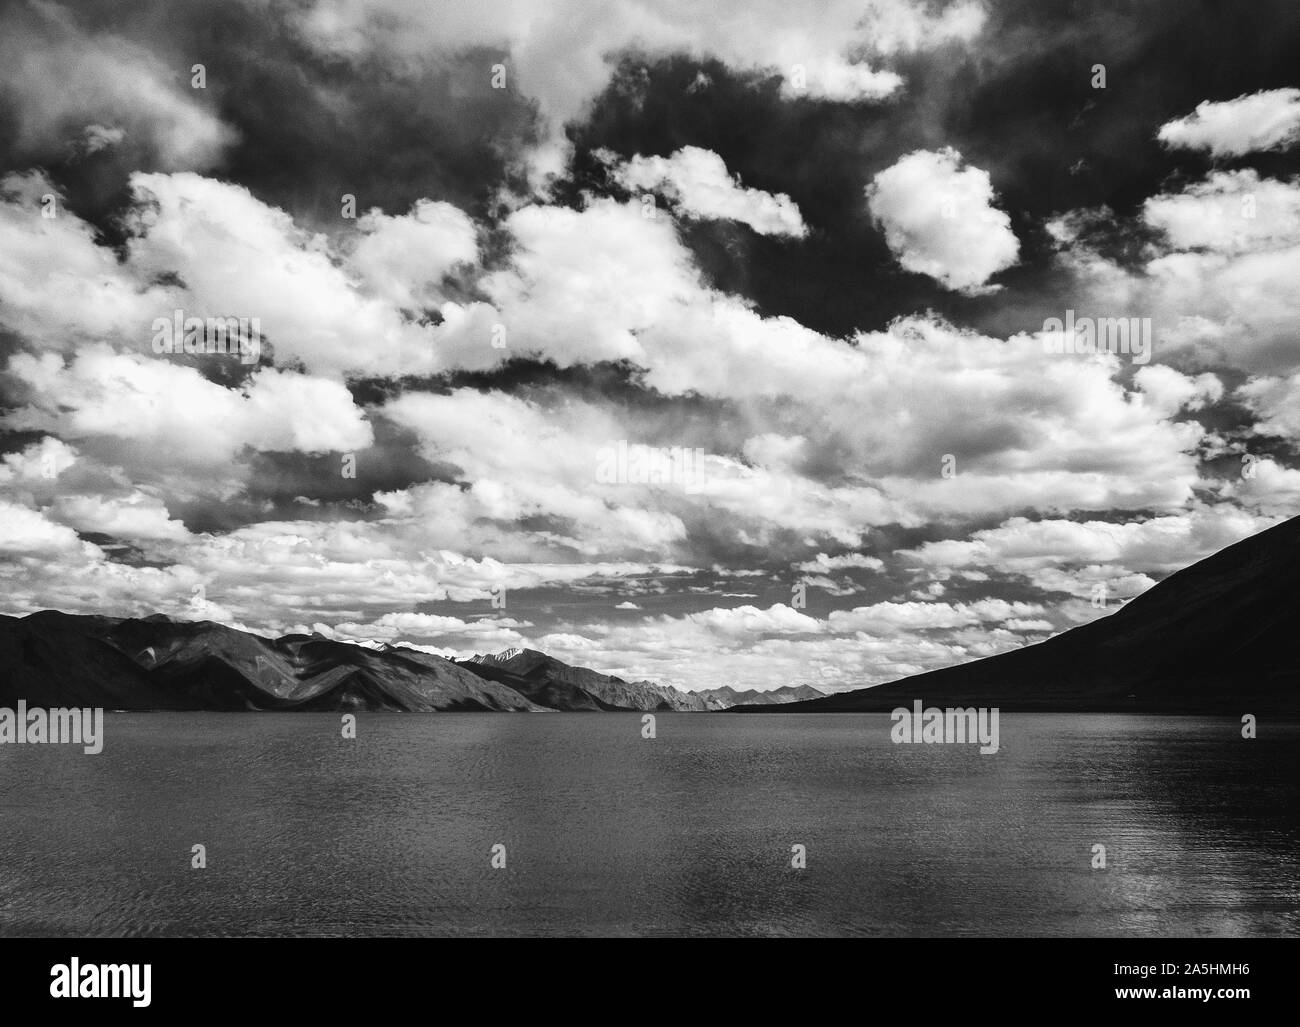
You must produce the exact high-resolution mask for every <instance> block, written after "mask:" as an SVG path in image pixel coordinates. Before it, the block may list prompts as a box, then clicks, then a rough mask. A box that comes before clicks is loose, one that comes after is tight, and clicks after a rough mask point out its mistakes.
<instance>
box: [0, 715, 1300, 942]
mask: <svg viewBox="0 0 1300 1027" xmlns="http://www.w3.org/2000/svg"><path fill="white" fill-rule="evenodd" d="M339 726H340V718H339V717H338V716H337V715H328V714H286V715H278V714H229V715H222V714H110V715H109V716H108V717H107V718H106V725H105V735H106V742H105V747H104V751H103V753H102V754H100V755H97V756H87V755H83V754H82V753H81V750H80V749H79V748H74V747H70V746H56V745H23V746H17V745H0V934H8V935H15V934H19V935H22V934H56V935H61V934H66V935H86V934H88V935H121V934H162V935H224V934H253V935H280V934H350V935H354V934H376V935H398V934H438V935H443V934H451V935H501V934H509V935H543V934H599V935H643V934H669V935H677V934H688V935H719V934H721V935H735V934H739V935H787V934H793V935H853V934H861V935H949V934H966V935H1023V934H1030V935H1049V934H1067V935H1074V934H1080V935H1124V934H1129V935H1157V934H1171V935H1183V934H1205V935H1236V934H1248V935H1253V934H1291V935H1295V934H1300V773H1298V771H1300V759H1298V753H1300V725H1296V724H1276V723H1268V722H1262V723H1261V725H1260V729H1259V737H1258V738H1257V739H1256V740H1254V741H1245V740H1243V739H1242V738H1241V734H1240V724H1239V723H1237V722H1235V721H1233V720H1231V719H1228V718H1185V717H1165V718H1161V717H1141V716H1101V715H1098V716H1090V715H1068V714H1065V715H1037V714H1003V715H1002V717H1001V723H1000V727H1001V751H1000V752H998V753H997V754H996V755H993V756H981V755H980V754H979V753H978V751H977V749H976V747H974V746H961V745H894V744H892V743H891V742H890V739H889V728H890V721H889V718H888V716H886V715H883V714H882V715H841V716H836V715H823V716H810V715H797V714H769V715H753V716H736V715H690V714H679V715H660V716H659V717H658V722H657V729H658V731H657V734H658V737H657V738H655V739H653V740H646V739H643V738H642V737H641V718H640V716H639V715H621V714H588V715H582V714H572V715H568V714H555V715H543V714H533V715H523V714H515V715H509V714H445V715H438V714H433V715H415V714H408V715H400V714H396V715H381V714H363V715H361V717H360V718H359V728H358V734H359V737H358V738H357V739H356V740H345V739H343V738H341V737H340V734H341V732H340V727H339ZM498 843H499V844H503V845H505V846H506V868H505V869H504V870H494V869H492V868H491V867H490V865H489V860H490V851H491V849H492V847H493V845H495V844H498ZM196 844H202V845H204V846H206V850H207V859H208V866H207V868H206V869H203V870H196V869H192V868H191V865H190V862H191V848H192V846H194V845H196ZM796 844H799V845H803V846H806V849H807V869H806V870H796V869H793V868H792V867H791V847H792V846H793V845H796ZM1094 845H1104V846H1105V847H1106V858H1107V867H1106V869H1105V870H1094V869H1092V865H1091V864H1092V861H1093V846H1094Z"/></svg>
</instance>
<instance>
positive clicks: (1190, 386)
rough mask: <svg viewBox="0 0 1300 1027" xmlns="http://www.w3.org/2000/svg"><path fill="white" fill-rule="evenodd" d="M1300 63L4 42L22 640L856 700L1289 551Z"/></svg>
mask: <svg viewBox="0 0 1300 1027" xmlns="http://www.w3.org/2000/svg"><path fill="white" fill-rule="evenodd" d="M1297 68H1300V7H1297V5H1295V4H1294V3H1289V2H1287V0H1273V2H1259V3H1254V4H1251V5H1248V6H1230V5H1224V4H1215V3H1208V2H1206V3H1198V2H1189V0H1177V2H1173V0H1168V2H1167V0H1142V2H1133V0H1097V2H1095V3H1091V4H1087V5H1079V4H1075V3H1069V2H1061V0H953V2H948V3H928V4H927V3H922V2H919V0H852V2H849V0H820V2H816V3H814V2H790V0H744V2H741V0H715V2H711V3H708V4H695V3H685V2H683V0H610V2H604V3H593V2H589V0H564V2H548V3H545V4H541V3H536V2H531V0H530V2H524V0H480V2H478V3H475V4H463V3H451V2H428V0H366V2H364V3H362V2H358V0H295V2H292V3H285V2H281V3H271V2H269V0H228V2H221V3H219V2H215V0H166V2H164V0H147V2H146V0H116V2H106V0H85V2H79V3H76V4H68V5H66V6H65V5H61V4H57V3H54V2H52V0H27V2H12V0H10V2H3V3H0V612H3V613H7V614H10V615H23V614H26V613H30V612H33V611H36V610H41V609H59V610H64V611H67V612H71V613H103V614H110V615H114V616H141V615H146V614H151V613H156V612H161V613H164V614H167V615H169V616H172V617H176V618H180V619H188V620H213V621H218V622H220V623H223V624H229V625H232V626H236V627H240V628H244V629H247V630H251V631H256V632H259V633H262V634H266V635H276V634H281V633H286V632H289V631H318V632H321V633H322V634H325V635H327V636H329V637H333V638H338V639H343V640H358V641H360V640H374V641H384V642H398V643H404V644H411V645H417V646H421V647H424V648H426V649H428V650H429V651H431V652H436V653H440V654H443V655H448V656H462V657H463V656H467V655H470V654H472V653H482V652H497V651H501V650H504V649H507V648H513V647H532V648H537V649H541V650H543V651H545V652H548V653H550V654H551V655H553V656H556V657H557V658H559V659H562V660H565V661H567V662H570V663H576V664H580V665H583V666H589V667H593V668H596V669H598V670H602V671H606V672H609V673H614V674H618V675H620V676H622V677H625V678H629V679H651V680H655V681H659V682H663V683H666V684H672V685H676V686H678V687H682V688H688V689H698V688H707V687H716V686H721V685H734V686H736V687H739V688H753V687H756V688H761V689H768V688H774V687H778V686H781V685H788V684H798V683H809V684H813V685H815V686H817V687H819V688H822V689H824V690H828V691H834V690H841V689H846V688H854V687H862V686H865V685H870V684H876V683H881V682H885V681H891V680H895V679H897V678H900V677H903V676H906V675H908V674H913V673H918V672H921V671H925V670H930V669H935V668H938V667H943V666H948V665H951V664H955V663H961V662H965V661H968V660H972V659H976V658H979V657H983V656H987V655H991V654H994V653H998V652H1002V651H1005V650H1008V649H1012V648H1016V647H1018V646H1021V645H1024V644H1028V643H1033V642H1036V641H1041V640H1042V639H1044V638H1047V637H1049V636H1051V635H1052V634H1055V633H1058V632H1060V631H1062V630H1066V629H1068V628H1070V627H1072V626H1074V625H1077V624H1080V623H1084V622H1087V621H1089V620H1092V619H1094V618H1096V617H1099V616H1105V615H1107V614H1109V613H1112V612H1114V610H1116V609H1118V608H1119V607H1120V606H1121V605H1122V604H1123V603H1124V602H1127V601H1129V600H1131V599H1132V598H1133V597H1135V596H1137V595H1140V594H1141V593H1142V592H1143V591H1144V590H1146V589H1147V588H1150V587H1151V586H1152V585H1154V584H1155V583H1156V582H1158V581H1160V580H1161V579H1162V578H1164V577H1166V576H1168V575H1169V574H1171V573H1173V572H1174V571H1176V570H1178V569H1179V568H1181V567H1184V566H1186V565H1188V564H1190V563H1192V562H1194V561H1196V560H1198V559H1201V558H1203V557H1205V556H1207V555H1209V554H1211V553H1213V552H1215V551H1217V550H1219V549H1221V548H1223V547H1224V546H1227V545H1230V544H1232V543H1233V542H1236V541H1238V540H1240V539H1242V538H1244V537H1246V536H1248V535H1251V534H1254V533H1255V532H1258V531H1260V530H1263V529H1264V528H1266V527H1269V526H1271V525H1272V524H1275V523H1277V522H1278V521H1280V520H1282V519H1284V518H1287V517H1290V516H1294V515H1296V514H1297V513H1300V288H1297V285H1298V284H1300V75H1298V74H1297V72H1296V69H1297ZM191 318H196V319H199V320H198V321H197V322H195V323H196V324H198V325H199V328H198V330H197V332H191V333H190V336H189V338H190V342H191V344H192V343H193V342H194V341H195V340H196V339H197V340H198V341H199V342H200V343H201V345H200V346H199V347H198V349H200V350H201V351H200V352H190V351H187V349H186V346H185V345H184V344H183V340H184V338H185V334H186V328H185V323H186V320H187V319H191ZM225 318H243V319H247V321H246V322H245V327H244V328H243V330H242V331H243V342H244V348H243V350H242V351H241V350H240V348H239V346H238V345H231V346H226V345H223V344H222V343H225V342H227V341H229V338H230V337H229V336H224V337H222V336H220V333H217V335H215V336H214V335H212V333H211V330H210V329H209V328H208V327H207V325H208V320H207V319H225ZM1099 319H1106V321H1107V325H1108V328H1107V330H1108V331H1110V332H1112V333H1118V331H1119V330H1120V326H1122V327H1123V329H1124V330H1129V331H1130V332H1131V335H1130V336H1120V335H1119V334H1110V335H1106V336H1102V335H1100V334H1094V333H1092V332H1091V331H1089V328H1090V327H1092V326H1093V325H1094V323H1095V322H1097V321H1098V320H1099ZM1085 325H1087V326H1088V327H1084V326H1085ZM1099 331H1100V329H1099ZM214 338H215V339H216V340H217V343H218V344H217V345H211V346H209V345H206V344H202V343H203V342H204V340H205V339H206V340H207V342H208V343H211V342H212V341H213V339H214ZM1102 338H1105V339H1106V340H1108V342H1107V343H1106V344H1098V342H1097V340H1098V339H1102ZM1139 342H1141V344H1139ZM189 348H190V350H193V349H194V348H195V347H194V346H193V345H191V346H190V347H189ZM208 350H215V351H208Z"/></svg>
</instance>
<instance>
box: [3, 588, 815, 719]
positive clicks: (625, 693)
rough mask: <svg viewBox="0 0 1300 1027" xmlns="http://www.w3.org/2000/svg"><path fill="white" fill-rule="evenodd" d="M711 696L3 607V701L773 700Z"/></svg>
mask: <svg viewBox="0 0 1300 1027" xmlns="http://www.w3.org/2000/svg"><path fill="white" fill-rule="evenodd" d="M778 691H782V692H784V691H785V690H778ZM713 692H714V693H716V694H703V693H701V694H693V693H690V692H682V691H679V690H677V689H675V688H671V687H669V686H667V685H657V684H655V683H654V682H651V681H624V680H623V679H622V678H618V677H614V676H612V675H609V674H601V673H599V672H598V671H594V670H589V669H588V668H585V667H572V666H570V665H568V664H566V663H563V662H561V661H560V660H557V659H554V658H553V657H550V656H547V655H546V654H545V653H540V652H537V651H536V650H533V649H515V650H507V651H506V652H504V653H499V654H497V655H495V656H492V655H489V656H476V657H474V658H472V659H470V660H464V661H456V660H448V659H444V658H443V657H441V656H434V655H432V654H429V653H424V652H421V651H419V650H417V649H411V648H409V647H406V646H401V645H382V644H380V645H376V644H367V645H352V644H349V643H345V642H336V641H333V640H331V639H327V638H325V637H323V636H321V635H314V634H313V635H285V636H283V637H281V638H275V639H270V638H263V637H261V636H260V635H254V634H251V633H250V632H247V631H239V630H237V629H235V628H229V627H225V626H224V625H221V624H214V623H213V622H211V621H174V620H171V619H170V618H168V617H165V616H162V615H161V614H155V615H153V616H149V617H142V618H115V617H97V616H76V615H72V614H65V613H58V612H55V611H44V612H41V613H34V614H31V615H29V616H27V617H4V616H0V705H2V706H8V707H12V706H14V705H15V704H16V703H17V701H18V700H19V699H25V700H26V701H27V702H28V704H29V705H32V706H44V707H58V706H103V707H106V708H108V709H117V710H394V711H412V712H430V711H435V710H485V711H503V712H504V711H509V712H516V711H517V712H554V711H557V710H563V711H611V710H643V711H676V712H705V711H710V710H722V709H726V708H727V707H728V706H730V705H733V704H734V703H736V702H750V701H775V700H773V699H763V698H761V696H762V693H750V692H735V691H734V690H732V689H715V690H713ZM771 694H772V695H775V694H776V693H771ZM791 694H793V693H791ZM755 696H758V697H759V698H754V697H755Z"/></svg>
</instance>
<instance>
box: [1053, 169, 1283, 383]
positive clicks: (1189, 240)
mask: <svg viewBox="0 0 1300 1027" xmlns="http://www.w3.org/2000/svg"><path fill="white" fill-rule="evenodd" d="M1097 215H1098V212H1072V214H1071V215H1069V216H1067V217H1066V218H1063V219H1061V220H1060V221H1058V222H1055V223H1054V224H1055V227H1056V230H1057V231H1058V232H1060V233H1062V234H1061V236H1060V241H1061V245H1062V250H1061V253H1060V256H1059V258H1058V259H1059V262H1060V265H1061V266H1062V267H1063V268H1064V269H1065V270H1067V271H1068V272H1070V273H1071V275H1072V276H1073V279H1074V280H1073V282H1072V289H1071V291H1072V299H1071V302H1072V304H1073V305H1074V306H1075V307H1076V309H1080V310H1082V309H1084V308H1085V307H1090V308H1091V310H1092V311H1093V312H1096V311H1102V312H1105V313H1107V314H1109V315H1111V316H1147V317H1150V318H1151V319H1152V323H1153V331H1154V350H1155V353H1156V357H1157V358H1158V359H1160V360H1162V361H1165V362H1168V363H1175V364H1186V365H1188V366H1189V367H1194V366H1197V365H1200V366H1201V367H1204V366H1205V365H1206V364H1225V365H1228V366H1231V367H1236V368H1241V369H1243V370H1247V371H1254V372H1261V371H1263V372H1275V371H1277V370H1279V369H1282V368H1289V367H1291V366H1292V365H1293V364H1294V352H1295V351H1294V339H1295V326H1296V325H1297V324H1300V297H1298V296H1297V293H1296V290H1295V288H1294V278H1295V275H1294V268H1295V267H1296V264H1297V261H1300V179H1292V180H1290V181H1284V180H1281V179H1268V178H1261V177H1260V176H1259V174H1258V172H1256V171H1254V170H1253V169H1242V170H1239V171H1234V172H1213V173H1211V174H1210V175H1208V176H1207V177H1206V178H1204V179H1203V180H1200V181H1196V182H1191V183H1189V184H1187V185H1186V186H1184V187H1183V188H1181V189H1180V190H1178V191H1176V192H1170V193H1161V194H1158V195H1156V196H1153V197H1150V198H1148V199H1147V200H1146V201H1145V202H1144V204H1143V206H1142V208H1141V211H1140V214H1139V218H1138V222H1137V225H1136V226H1126V225H1119V226H1115V227H1117V228H1118V229H1119V230H1120V232H1121V233H1124V234H1127V233H1130V232H1132V233H1134V234H1136V231H1135V229H1136V230H1137V231H1141V232H1142V233H1144V234H1149V233H1150V230H1155V232H1156V234H1155V237H1154V239H1153V240H1152V241H1151V242H1150V243H1149V244H1148V245H1147V246H1146V247H1144V248H1143V249H1142V250H1141V251H1140V253H1141V257H1140V262H1139V263H1138V264H1137V266H1136V267H1130V266H1128V265H1125V264H1121V263H1120V262H1119V261H1117V260H1116V259H1115V258H1114V257H1112V256H1108V255H1106V254H1103V253H1102V252H1100V251H1099V250H1098V249H1097V248H1095V247H1094V246H1093V245H1092V244H1091V242H1090V240H1089V238H1088V236H1087V234H1086V233H1084V234H1083V235H1082V236H1080V235H1079V234H1078V226H1079V225H1081V224H1084V223H1086V222H1088V221H1089V220H1094V219H1095V218H1096V217H1097Z"/></svg>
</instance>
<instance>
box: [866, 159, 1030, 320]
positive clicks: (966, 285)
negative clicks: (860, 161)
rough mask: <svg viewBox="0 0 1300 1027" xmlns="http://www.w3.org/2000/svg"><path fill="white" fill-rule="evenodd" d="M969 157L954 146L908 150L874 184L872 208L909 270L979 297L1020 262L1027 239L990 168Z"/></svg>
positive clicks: (869, 197) (892, 248)
mask: <svg viewBox="0 0 1300 1027" xmlns="http://www.w3.org/2000/svg"><path fill="white" fill-rule="evenodd" d="M961 160H962V159H961V155H960V154H959V153H957V151H956V150H953V149H952V148H945V149H943V150H937V151H936V150H917V151H915V152H913V153H909V154H907V156H905V157H902V158H900V159H899V160H898V161H897V162H896V163H895V164H893V165H892V166H890V167H888V168H886V169H885V170H884V171H881V172H879V173H878V174H877V175H876V176H875V178H874V179H873V180H872V181H871V184H870V185H869V186H868V187H867V191H866V195H867V208H868V209H869V210H870V211H871V216H872V218H873V219H874V220H875V221H876V223H877V224H879V225H880V226H881V228H883V229H884V232H885V241H886V242H887V243H888V244H889V249H890V251H891V252H892V253H893V254H894V256H895V257H897V258H898V262H899V264H901V265H902V266H903V267H904V268H905V269H907V270H908V271H915V272H917V273H919V274H924V275H929V276H930V277H931V278H933V279H934V280H935V281H937V282H940V283H941V284H943V285H944V286H945V287H947V288H949V289H953V290H955V291H957V292H964V293H968V294H971V295H975V294H978V293H981V292H986V291H988V289H987V286H986V284H985V283H987V282H988V280H989V278H990V277H991V276H993V275H994V274H996V273H997V272H999V271H1002V270H1004V269H1005V268H1008V267H1010V266H1011V265H1012V264H1014V263H1015V262H1016V256H1017V254H1018V253H1019V251H1020V243H1019V241H1018V240H1017V239H1016V236H1015V233H1014V232H1012V230H1011V219H1010V218H1009V217H1008V216H1007V215H1006V214H1005V213H1004V212H1003V211H1000V210H998V209H997V208H996V207H995V206H994V205H993V201H994V195H993V184H992V182H991V181H990V179H989V175H988V172H986V171H981V170H980V169H979V168H974V167H965V168H963V167H962V166H961Z"/></svg>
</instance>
